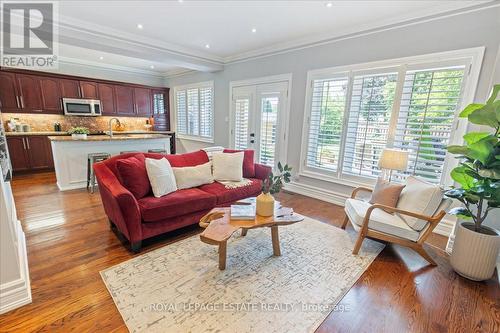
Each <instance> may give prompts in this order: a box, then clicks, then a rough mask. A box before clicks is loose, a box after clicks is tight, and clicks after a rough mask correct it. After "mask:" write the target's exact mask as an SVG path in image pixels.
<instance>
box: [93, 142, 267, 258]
mask: <svg viewBox="0 0 500 333" xmlns="http://www.w3.org/2000/svg"><path fill="white" fill-rule="evenodd" d="M227 152H228V153H229V152H231V151H227ZM247 154H248V155H247ZM143 156H144V157H147V158H157V159H160V158H163V157H166V158H167V159H168V160H169V162H170V164H171V165H172V167H187V166H195V165H199V164H204V163H206V162H208V161H209V159H208V156H207V154H206V152H205V151H202V150H200V151H197V152H193V153H187V154H181V155H162V154H153V153H144V154H139V153H128V154H122V155H118V156H114V157H112V158H110V159H108V160H105V161H102V162H99V163H96V164H94V166H93V167H94V171H95V175H96V179H97V182H98V184H99V193H100V195H101V199H102V203H103V205H104V210H105V212H106V214H107V216H108V218H109V221H110V223H111V226H112V227H116V228H117V229H118V231H119V232H120V233H121V234H122V235H123V236H125V237H126V238H127V240H128V241H129V242H130V245H131V249H132V251H134V252H139V251H140V249H141V245H142V240H144V239H146V238H150V237H153V236H156V235H159V234H163V233H165V232H168V231H172V230H175V229H179V228H182V227H184V226H188V225H192V224H197V223H198V222H199V220H200V218H201V217H202V216H203V215H205V214H206V213H207V212H208V211H210V210H211V209H212V208H214V207H217V206H228V205H230V204H231V203H234V202H235V201H237V200H241V199H243V198H247V197H251V196H256V195H258V194H259V193H260V192H261V188H262V181H263V180H264V179H266V178H267V177H268V176H269V174H270V172H271V168H270V167H268V166H264V165H261V164H256V163H255V164H254V163H253V151H245V162H244V167H243V173H244V176H245V177H246V178H249V179H251V180H252V184H251V185H249V186H245V187H240V188H236V189H226V188H225V187H224V185H222V184H220V183H217V182H214V183H212V184H206V185H202V186H200V187H197V188H190V189H183V190H178V191H176V192H173V193H170V194H167V195H165V196H163V197H161V198H155V197H154V196H153V194H152V192H151V191H149V192H148V191H147V190H146V191H143V192H144V193H147V194H146V195H145V196H144V197H140V196H141V195H142V194H140V195H138V194H137V192H138V191H137V189H136V188H135V189H134V188H132V187H131V186H130V184H129V183H130V181H131V180H132V181H135V180H136V179H138V178H141V179H144V177H146V178H145V179H146V180H147V173H145V172H146V171H145V167H144V166H143V165H140V163H144V157H143ZM131 157H137V159H130V158H131ZM249 158H250V159H249ZM131 160H132V161H135V163H138V165H137V167H136V168H133V169H132V172H135V173H137V172H138V173H139V174H135V175H128V174H126V173H124V172H123V169H122V165H123V164H124V163H128V162H129V161H131ZM119 161H122V162H119ZM141 161H142V162H141ZM146 183H147V184H146ZM140 186H150V185H149V182H148V181H147V182H146V181H144V184H141V185H140ZM127 187H128V188H127ZM129 189H131V190H132V192H134V194H132V192H131V190H129ZM141 190H142V189H141Z"/></svg>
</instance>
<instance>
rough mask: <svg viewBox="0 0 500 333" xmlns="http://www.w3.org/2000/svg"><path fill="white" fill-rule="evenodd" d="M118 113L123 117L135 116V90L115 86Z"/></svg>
mask: <svg viewBox="0 0 500 333" xmlns="http://www.w3.org/2000/svg"><path fill="white" fill-rule="evenodd" d="M115 100H116V112H117V113H118V114H119V115H123V116H134V115H135V114H136V112H135V107H134V88H133V87H129V86H121V85H116V86H115Z"/></svg>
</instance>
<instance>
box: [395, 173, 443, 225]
mask: <svg viewBox="0 0 500 333" xmlns="http://www.w3.org/2000/svg"><path fill="white" fill-rule="evenodd" d="M405 184H406V186H405V188H404V189H403V191H402V192H401V195H400V197H399V201H398V204H397V206H396V207H397V208H398V209H402V210H405V211H408V212H413V213H417V214H421V215H427V216H432V215H433V214H434V213H435V212H436V210H437V209H438V207H439V205H440V204H441V201H442V200H443V191H442V189H441V188H440V187H439V186H438V185H435V184H431V183H428V182H426V181H424V180H422V179H420V178H417V177H413V176H410V177H408V178H406V182H405ZM396 214H397V215H399V217H400V218H401V219H403V221H405V222H406V224H408V225H409V226H410V227H411V228H412V229H414V230H416V231H421V230H422V229H424V228H425V226H426V225H427V223H428V222H427V221H426V220H422V219H418V218H416V217H412V216H407V215H402V214H399V213H396Z"/></svg>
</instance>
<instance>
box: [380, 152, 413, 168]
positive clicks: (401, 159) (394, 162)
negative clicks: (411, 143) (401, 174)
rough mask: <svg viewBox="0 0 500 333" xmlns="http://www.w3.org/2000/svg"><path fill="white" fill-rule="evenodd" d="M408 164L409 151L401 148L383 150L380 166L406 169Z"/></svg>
mask: <svg viewBox="0 0 500 333" xmlns="http://www.w3.org/2000/svg"><path fill="white" fill-rule="evenodd" d="M407 166H408V152H407V151H403V150H399V149H389V148H385V149H384V150H382V154H381V155H380V160H379V161H378V167H379V168H381V169H390V170H399V171H405V170H406V168H407Z"/></svg>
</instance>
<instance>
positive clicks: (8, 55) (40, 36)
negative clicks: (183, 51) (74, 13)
mask: <svg viewBox="0 0 500 333" xmlns="http://www.w3.org/2000/svg"><path fill="white" fill-rule="evenodd" d="M55 7H56V3H54V2H33V3H31V2H19V1H18V2H10V1H9V2H4V1H2V43H1V45H2V49H1V52H0V55H1V58H2V59H1V65H2V66H7V67H23V68H39V67H50V68H56V67H57V66H56V65H57V62H56V60H57V55H56V52H55V49H56V48H55V46H57V43H56V41H55V40H54V37H55V36H56V34H55V31H54V28H55V25H54V22H55V14H56V10H55V9H56V8H55Z"/></svg>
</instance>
